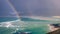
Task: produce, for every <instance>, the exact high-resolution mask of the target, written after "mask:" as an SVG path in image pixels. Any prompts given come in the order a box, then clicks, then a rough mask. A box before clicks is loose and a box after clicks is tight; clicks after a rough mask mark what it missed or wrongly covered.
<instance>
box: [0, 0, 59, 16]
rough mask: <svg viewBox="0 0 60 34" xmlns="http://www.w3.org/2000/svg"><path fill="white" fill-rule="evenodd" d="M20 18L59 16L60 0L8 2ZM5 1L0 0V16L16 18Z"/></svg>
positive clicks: (18, 0)
mask: <svg viewBox="0 0 60 34" xmlns="http://www.w3.org/2000/svg"><path fill="white" fill-rule="evenodd" d="M9 2H10V3H11V4H12V6H14V7H13V8H15V10H16V11H17V12H18V13H19V15H20V16H60V0H9ZM13 8H12V7H11V6H10V4H9V3H8V1H7V0H0V16H16V13H15V11H14V9H13Z"/></svg>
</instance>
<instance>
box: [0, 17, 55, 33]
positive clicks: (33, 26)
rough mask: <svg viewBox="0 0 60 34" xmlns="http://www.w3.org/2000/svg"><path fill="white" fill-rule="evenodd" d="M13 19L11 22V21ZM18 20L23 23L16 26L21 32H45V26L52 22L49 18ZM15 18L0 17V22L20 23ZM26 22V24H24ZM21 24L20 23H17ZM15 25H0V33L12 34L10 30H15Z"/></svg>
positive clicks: (46, 31) (46, 29) (47, 28)
mask: <svg viewBox="0 0 60 34" xmlns="http://www.w3.org/2000/svg"><path fill="white" fill-rule="evenodd" d="M11 21H13V22H11ZM20 21H22V22H24V23H25V24H24V25H23V26H22V27H18V29H19V30H20V31H22V32H28V31H29V32H32V34H46V33H48V32H49V27H48V26H47V24H48V23H54V22H53V21H49V20H38V19H32V18H20ZM20 21H19V20H18V19H17V18H14V17H0V23H7V22H11V23H20V24H21V23H22V22H20ZM26 23H27V24H26ZM19 26H21V25H19ZM16 28H17V27H9V28H7V27H3V26H2V27H0V34H12V32H15V31H17V30H16Z"/></svg>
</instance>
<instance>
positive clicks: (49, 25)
mask: <svg viewBox="0 0 60 34" xmlns="http://www.w3.org/2000/svg"><path fill="white" fill-rule="evenodd" d="M48 27H49V32H53V31H56V30H58V29H59V28H55V27H54V26H51V24H48Z"/></svg>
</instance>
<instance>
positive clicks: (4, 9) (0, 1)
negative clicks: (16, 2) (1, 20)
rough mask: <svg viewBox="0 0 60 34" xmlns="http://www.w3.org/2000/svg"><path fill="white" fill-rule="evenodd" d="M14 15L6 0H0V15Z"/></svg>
mask: <svg viewBox="0 0 60 34" xmlns="http://www.w3.org/2000/svg"><path fill="white" fill-rule="evenodd" d="M6 16H7V17H11V16H16V14H14V11H13V9H12V8H11V7H10V5H9V4H8V2H7V0H0V17H6Z"/></svg>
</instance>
